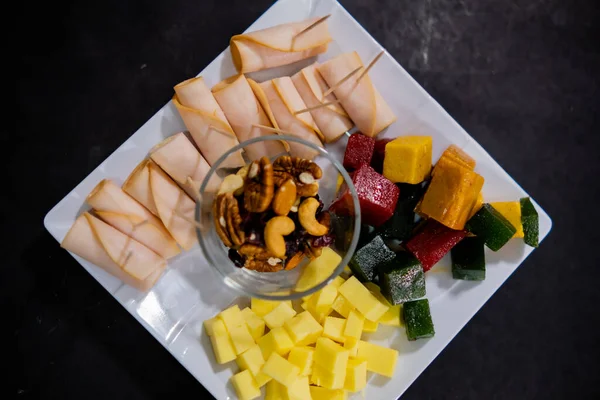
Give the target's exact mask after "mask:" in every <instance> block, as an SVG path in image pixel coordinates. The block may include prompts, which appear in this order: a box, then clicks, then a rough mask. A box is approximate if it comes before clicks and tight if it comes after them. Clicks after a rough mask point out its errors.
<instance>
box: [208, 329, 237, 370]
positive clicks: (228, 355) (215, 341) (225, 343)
mask: <svg viewBox="0 0 600 400" xmlns="http://www.w3.org/2000/svg"><path fill="white" fill-rule="evenodd" d="M210 342H211V343H212V347H213V351H214V353H215V359H216V360H217V363H218V364H225V363H227V362H229V361H233V360H235V356H236V354H235V350H234V348H233V343H231V338H230V337H229V335H227V334H225V335H217V336H210Z"/></svg>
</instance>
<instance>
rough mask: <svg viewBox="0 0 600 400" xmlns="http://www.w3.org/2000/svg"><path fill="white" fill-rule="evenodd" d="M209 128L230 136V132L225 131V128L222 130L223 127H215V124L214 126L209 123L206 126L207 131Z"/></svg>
mask: <svg viewBox="0 0 600 400" xmlns="http://www.w3.org/2000/svg"><path fill="white" fill-rule="evenodd" d="M211 129H212V130H213V131H215V132H218V133H220V134H221V135H224V136H229V137H231V136H232V134H231V132H227V131H225V130H223V129H220V128H217V127H216V126H214V125H209V126H208V129H207V131H209V130H211Z"/></svg>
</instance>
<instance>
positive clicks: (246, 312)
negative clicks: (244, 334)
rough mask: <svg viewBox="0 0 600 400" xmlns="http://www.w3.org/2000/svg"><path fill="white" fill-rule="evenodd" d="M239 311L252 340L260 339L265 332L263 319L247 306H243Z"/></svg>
mask: <svg viewBox="0 0 600 400" xmlns="http://www.w3.org/2000/svg"><path fill="white" fill-rule="evenodd" d="M241 312H242V316H243V317H244V320H245V321H246V325H248V330H249V331H250V334H251V335H252V337H253V338H254V340H258V339H260V338H261V337H262V335H264V334H265V321H263V320H262V318H260V317H259V316H257V315H256V314H255V313H254V311H252V310H251V309H250V308H248V307H246V308H244V309H243V310H242V311H241Z"/></svg>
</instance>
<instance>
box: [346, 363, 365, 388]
mask: <svg viewBox="0 0 600 400" xmlns="http://www.w3.org/2000/svg"><path fill="white" fill-rule="evenodd" d="M365 386H367V362H366V361H365V360H348V366H347V367H346V380H345V381H344V389H346V390H349V391H350V392H358V391H359V390H363V389H364V387H365Z"/></svg>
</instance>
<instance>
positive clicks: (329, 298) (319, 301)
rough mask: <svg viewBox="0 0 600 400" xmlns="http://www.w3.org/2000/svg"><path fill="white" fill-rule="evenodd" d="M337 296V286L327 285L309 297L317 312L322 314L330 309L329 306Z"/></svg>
mask: <svg viewBox="0 0 600 400" xmlns="http://www.w3.org/2000/svg"><path fill="white" fill-rule="evenodd" d="M336 297H337V288H336V287H335V286H333V285H327V286H325V287H324V288H323V289H321V290H319V291H318V292H317V293H315V294H314V296H313V297H311V300H310V301H311V302H312V304H313V307H314V310H315V311H316V312H317V314H323V313H326V312H328V311H330V310H331V306H332V304H333V302H334V301H335V298H336Z"/></svg>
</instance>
